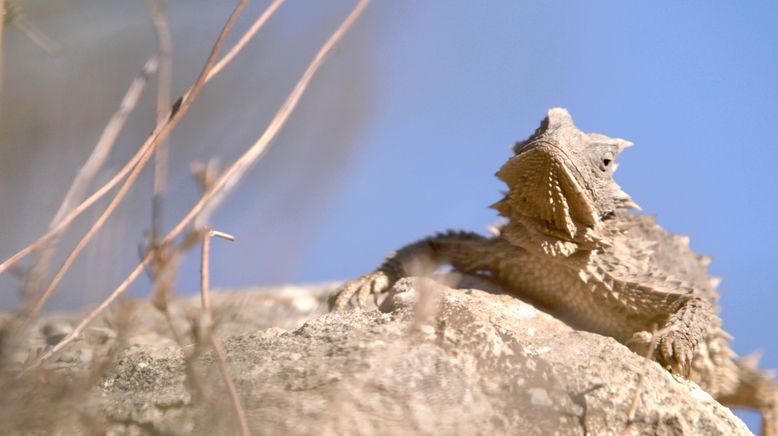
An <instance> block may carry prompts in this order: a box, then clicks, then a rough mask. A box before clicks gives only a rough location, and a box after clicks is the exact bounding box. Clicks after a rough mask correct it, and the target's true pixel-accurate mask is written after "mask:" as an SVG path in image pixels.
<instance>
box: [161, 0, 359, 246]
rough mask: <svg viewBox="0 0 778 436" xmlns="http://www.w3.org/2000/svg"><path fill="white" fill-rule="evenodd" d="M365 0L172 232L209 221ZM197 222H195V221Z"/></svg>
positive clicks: (355, 17) (261, 149)
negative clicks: (262, 129) (258, 133)
mask: <svg viewBox="0 0 778 436" xmlns="http://www.w3.org/2000/svg"><path fill="white" fill-rule="evenodd" d="M367 4H368V0H360V2H359V3H358V4H357V5H356V7H354V9H353V10H352V11H351V13H350V14H349V16H348V17H347V18H346V20H345V21H343V23H341V25H340V27H338V29H337V30H336V31H335V33H333V34H332V36H330V38H329V40H327V42H326V43H325V44H324V45H323V46H322V48H321V49H320V50H319V52H318V53H317V54H316V57H315V58H314V59H313V61H311V63H310V64H309V65H308V68H307V69H306V70H305V72H304V73H303V75H302V77H301V78H300V80H299V81H298V82H297V85H295V87H294V89H293V90H292V92H291V93H290V94H289V96H288V97H287V98H286V100H285V101H284V103H283V104H282V105H281V108H280V109H279V110H278V112H277V113H276V115H275V116H274V117H273V119H272V120H271V121H270V125H269V126H268V127H267V129H266V130H265V132H264V133H263V134H262V136H260V137H259V139H258V140H257V141H256V142H255V143H254V145H252V146H251V147H250V148H249V149H248V150H247V151H246V152H245V153H244V154H243V155H242V156H241V157H240V158H238V160H237V161H235V163H234V164H232V166H230V167H229V168H228V169H227V170H226V171H225V173H224V174H223V175H222V176H221V177H219V179H218V180H216V182H214V186H213V187H212V188H211V189H209V190H208V192H206V193H205V195H203V196H202V197H201V198H200V200H199V201H198V202H197V204H196V205H195V206H194V207H193V208H192V210H191V211H190V212H189V213H188V214H187V216H186V217H185V218H184V219H183V220H181V222H179V223H178V225H177V226H176V227H175V228H174V229H173V231H172V232H171V234H177V233H180V232H181V231H182V230H183V228H184V227H186V226H187V225H189V223H190V222H191V221H192V220H193V219H195V218H196V217H197V221H198V224H200V223H205V222H208V221H209V220H208V218H209V217H210V215H211V213H213V211H214V210H215V209H216V208H217V207H218V206H219V204H220V203H221V201H222V200H223V199H224V198H225V197H226V196H227V195H228V194H229V192H230V191H231V189H232V188H233V187H235V186H236V185H237V184H238V183H239V182H240V180H241V179H242V178H243V175H244V174H245V173H246V171H247V170H248V169H249V168H251V166H252V165H253V164H254V163H256V162H257V160H258V159H259V158H260V157H261V156H262V154H264V152H265V151H266V150H267V148H268V146H269V145H270V143H271V142H272V141H273V139H275V137H276V136H277V135H278V133H279V132H280V131H281V128H282V127H283V126H284V124H286V121H287V120H288V119H289V116H290V115H291V114H292V112H293V111H294V109H295V108H296V107H297V104H298V103H299V102H300V98H301V97H302V95H303V93H304V92H305V90H306V88H307V87H308V84H309V83H310V81H311V79H312V78H313V76H314V75H315V74H316V72H317V71H318V70H319V67H321V65H322V63H323V62H324V60H325V59H326V57H327V55H328V54H329V53H330V52H331V51H332V49H333V48H334V47H335V45H336V44H337V43H338V42H339V41H340V40H341V38H342V37H343V35H345V34H346V32H348V30H349V28H351V26H352V25H353V24H354V22H355V21H356V19H357V18H359V16H360V15H361V14H362V11H363V10H364V9H365V7H366V6H367ZM196 225H197V224H196Z"/></svg>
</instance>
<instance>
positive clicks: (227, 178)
mask: <svg viewBox="0 0 778 436" xmlns="http://www.w3.org/2000/svg"><path fill="white" fill-rule="evenodd" d="M367 3H368V1H367V0H361V1H360V2H359V3H358V4H357V6H356V7H355V8H354V10H353V11H352V12H351V14H350V15H349V16H348V18H346V20H345V21H344V22H343V23H342V24H341V25H340V27H338V29H337V30H336V31H335V33H333V35H332V36H331V37H330V39H329V40H328V41H327V42H326V43H325V44H324V46H323V47H322V48H321V50H320V51H319V52H318V54H317V55H316V57H315V58H314V60H313V61H312V62H311V64H310V65H309V66H308V69H307V70H306V71H305V73H304V74H303V76H302V78H301V79H300V81H298V83H297V85H296V86H295V87H294V89H293V91H292V93H291V94H290V95H289V96H288V97H287V100H286V101H285V102H284V104H283V105H282V106H281V108H280V109H279V112H278V113H277V114H276V116H275V117H274V118H273V120H272V121H271V123H270V126H268V128H267V130H265V132H264V133H263V134H262V136H261V137H260V138H259V140H258V141H257V142H256V143H255V144H254V145H253V146H251V148H249V150H248V151H246V153H244V154H243V156H241V157H240V158H239V159H238V160H237V161H236V162H235V163H234V164H233V165H232V166H231V167H230V168H229V169H228V170H226V171H225V173H224V174H223V175H222V176H221V177H220V178H219V179H218V180H216V181H215V182H214V186H213V187H211V188H210V189H209V190H208V191H207V192H206V193H205V194H204V195H203V196H202V197H201V198H200V200H199V201H198V202H197V203H196V204H195V205H194V206H193V207H192V209H191V210H190V211H189V212H188V213H187V215H186V216H185V217H184V218H183V219H181V221H179V223H178V224H177V225H176V226H175V227H174V228H173V229H172V230H170V232H168V234H167V235H165V237H164V238H163V239H162V240H161V241H160V243H161V244H163V245H165V244H169V243H170V242H172V241H173V240H174V239H175V238H177V237H178V236H180V235H181V234H182V233H183V231H184V230H185V229H186V228H187V227H188V226H189V225H190V224H191V223H192V221H193V220H194V219H195V218H196V217H197V216H198V215H200V212H201V211H202V210H203V209H204V207H205V205H206V204H208V202H209V201H210V200H211V199H213V197H214V196H215V195H216V194H217V193H219V192H221V190H222V188H224V187H225V185H227V184H228V182H229V183H230V184H231V186H232V185H233V184H234V183H237V182H238V181H239V180H240V176H242V174H243V173H244V172H245V170H246V169H247V168H248V166H250V165H251V164H252V163H254V162H255V161H256V160H257V159H258V158H259V157H260V156H261V154H262V152H264V151H265V149H266V148H267V146H268V145H269V143H270V142H271V141H272V139H274V138H275V136H276V135H277V134H278V132H279V131H280V129H281V127H282V126H283V125H284V123H285V122H286V120H287V119H288V118H289V115H290V114H291V112H292V111H293V110H294V108H295V107H296V105H297V103H298V102H299V100H300V97H301V96H302V94H303V92H304V91H305V89H306V88H307V85H308V83H309V82H310V80H311V78H312V77H313V75H314V74H315V73H316V71H317V70H318V68H319V67H320V66H321V64H322V62H323V61H324V59H325V58H326V55H327V54H328V53H329V52H330V51H331V50H332V49H333V47H334V46H335V44H337V42H338V41H340V39H341V38H342V37H343V35H344V34H345V33H346V31H347V30H348V29H349V28H350V27H351V25H352V24H353V23H354V21H355V20H356V19H357V18H358V17H359V15H360V14H361V13H362V11H363V10H364V8H365V6H367ZM237 10H238V9H237V8H236V11H237ZM232 18H233V17H231V18H230V22H232V21H233V20H232ZM230 22H228V24H229V23H230ZM225 29H226V26H225ZM221 40H223V38H222V37H220V41H221ZM206 66H209V65H206ZM197 83H200V84H201V80H200V79H198V82H197ZM187 95H188V94H187ZM187 100H189V99H188V98H187V97H186V96H185V97H184V102H186V101H187ZM182 110H183V103H182ZM179 113H180V111H179ZM148 156H149V155H148V154H146V155H144V157H146V160H148ZM140 167H142V163H139V164H138V166H137V167H136V171H133V175H134V176H135V177H137V173H138V171H137V168H140ZM133 175H131V176H130V177H131V178H132V177H133ZM131 180H134V178H132V179H130V178H128V181H127V182H125V185H124V186H123V187H122V189H123V190H124V189H125V188H126V187H127V186H128V184H129V183H131ZM117 198H119V194H117V197H116V198H114V202H112V204H113V203H115V202H116V199H117ZM110 207H111V205H109V208H110ZM106 211H108V209H107V210H106ZM105 215H106V214H105V213H104V214H103V216H101V217H100V218H104V217H105ZM98 221H100V219H98ZM93 228H94V227H93ZM82 241H83V239H82ZM151 259H152V254H151V253H148V254H146V256H144V257H143V259H141V261H140V263H139V264H138V265H137V266H136V267H135V269H134V270H133V271H132V272H131V273H130V275H129V276H128V277H127V278H126V279H125V280H124V281H123V282H122V283H121V284H120V285H119V286H118V287H117V288H116V289H115V290H114V291H113V293H111V295H110V296H108V298H106V300H104V301H103V302H102V303H101V304H100V305H99V306H98V307H97V308H96V309H94V310H93V311H92V312H91V313H89V314H88V315H87V316H86V317H85V318H84V320H82V322H81V323H79V325H78V326H76V328H74V329H73V331H72V332H71V333H70V334H69V335H68V336H66V337H65V338H64V339H62V340H61V341H60V342H59V343H58V344H57V345H56V346H54V347H53V348H51V349H50V350H49V351H47V352H46V353H44V354H43V355H41V356H40V357H39V358H38V359H36V360H35V362H34V363H33V364H32V365H31V366H30V367H28V368H27V369H26V370H25V372H26V371H29V370H30V369H32V368H34V367H37V366H39V365H40V364H41V363H42V362H44V361H46V360H47V359H49V358H50V357H51V356H53V355H54V354H56V353H58V352H59V351H61V350H62V349H64V348H65V347H67V346H68V345H70V344H71V343H72V342H73V341H74V340H75V339H76V338H77V337H79V335H80V334H81V332H82V331H83V330H84V329H85V328H86V327H87V326H88V325H89V324H91V323H92V322H93V321H94V320H95V319H96V318H97V317H98V316H99V315H100V314H101V313H102V312H103V311H104V310H105V309H106V308H107V307H108V306H109V305H110V304H111V303H113V302H114V301H115V300H116V299H118V298H119V297H120V296H121V295H122V294H123V293H124V292H125V291H126V290H127V288H128V287H129V286H130V285H131V284H132V283H133V282H134V281H135V280H136V279H137V278H138V276H140V275H141V273H142V272H143V270H144V268H146V266H147V265H148V264H149V263H150V261H151Z"/></svg>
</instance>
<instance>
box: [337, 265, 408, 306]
mask: <svg viewBox="0 0 778 436" xmlns="http://www.w3.org/2000/svg"><path fill="white" fill-rule="evenodd" d="M393 284H394V283H393V282H392V280H390V278H389V276H388V275H387V274H386V273H385V272H383V271H381V270H378V271H374V272H372V273H370V274H366V275H364V276H362V277H360V278H358V279H356V280H352V281H350V282H346V283H344V284H343V285H341V287H340V288H338V289H337V290H336V291H335V293H334V294H333V296H332V297H331V298H330V310H333V311H340V310H345V309H346V308H348V307H349V306H352V307H356V308H358V309H364V308H365V307H366V306H367V304H368V301H369V298H370V296H371V295H372V296H373V297H374V298H377V297H378V295H379V294H380V293H382V292H386V291H388V290H389V288H391V287H392V285H393ZM375 303H376V306H377V305H378V303H377V302H375Z"/></svg>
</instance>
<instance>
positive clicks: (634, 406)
mask: <svg viewBox="0 0 778 436" xmlns="http://www.w3.org/2000/svg"><path fill="white" fill-rule="evenodd" d="M652 330H653V331H652V332H651V342H650V344H649V346H648V349H647V350H646V354H645V355H644V356H643V357H645V358H646V359H647V360H648V361H649V362H650V361H651V360H652V357H653V355H654V350H656V338H657V337H659V335H661V334H664V333H666V332H667V331H669V330H668V329H662V330H659V331H657V329H656V325H654V327H653V329H652ZM645 383H646V372H645V371H641V372H640V375H639V376H638V384H637V386H636V387H635V395H634V396H633V397H632V403H631V404H630V406H629V411H628V412H627V425H626V426H625V427H624V431H622V433H621V434H622V435H626V434H627V431H628V430H629V428H630V426H631V425H632V423H633V421H634V420H635V413H637V410H638V402H639V400H640V393H641V392H642V391H643V385H644V384H645Z"/></svg>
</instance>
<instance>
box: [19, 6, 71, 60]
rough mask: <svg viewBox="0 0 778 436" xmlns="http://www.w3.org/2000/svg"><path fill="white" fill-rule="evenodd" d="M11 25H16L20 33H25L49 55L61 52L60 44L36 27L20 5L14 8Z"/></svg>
mask: <svg viewBox="0 0 778 436" xmlns="http://www.w3.org/2000/svg"><path fill="white" fill-rule="evenodd" d="M10 24H12V25H14V26H15V27H16V28H17V29H19V31H20V32H22V33H24V35H25V36H27V38H29V39H30V41H32V43H33V44H35V45H37V46H38V48H40V49H41V50H43V51H45V52H46V53H48V54H54V53H56V52H57V51H59V44H57V42H56V41H54V40H53V39H51V38H49V37H48V36H46V34H45V33H43V32H41V31H40V30H39V29H38V28H37V27H35V26H34V25H33V24H32V23H31V22H30V21H29V20H28V19H27V16H26V15H25V14H24V13H23V12H22V10H21V9H20V7H19V6H18V5H15V6H14V9H13V15H12V17H11V21H10Z"/></svg>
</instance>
